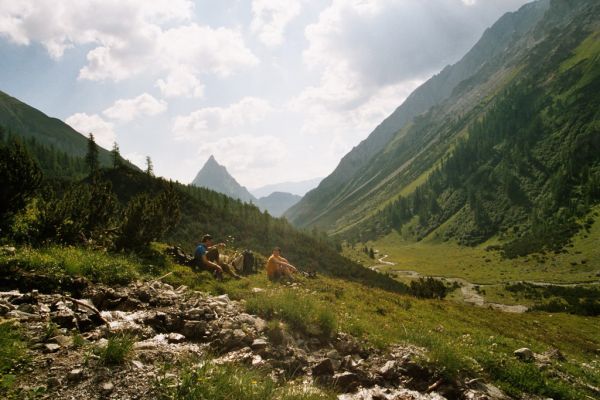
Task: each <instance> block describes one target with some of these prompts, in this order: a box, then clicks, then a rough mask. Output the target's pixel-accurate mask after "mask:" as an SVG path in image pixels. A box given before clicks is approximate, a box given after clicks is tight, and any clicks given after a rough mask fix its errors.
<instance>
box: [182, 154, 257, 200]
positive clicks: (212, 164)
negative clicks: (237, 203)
mask: <svg viewBox="0 0 600 400" xmlns="http://www.w3.org/2000/svg"><path fill="white" fill-rule="evenodd" d="M192 185H194V186H199V187H205V188H207V189H211V190H214V191H215V192H219V193H223V194H224V195H227V196H229V197H233V198H234V199H239V200H242V201H245V202H248V203H255V202H256V199H255V198H254V196H252V195H251V194H250V192H248V190H247V189H246V188H245V187H244V186H242V185H240V184H239V183H238V182H237V181H236V180H235V178H234V177H233V176H231V175H230V174H229V172H228V171H227V168H225V166H223V165H221V164H219V163H218V162H217V160H216V159H215V157H214V156H213V155H212V154H211V155H210V157H209V158H208V160H206V162H205V163H204V166H203V167H202V168H201V169H200V171H199V172H198V174H197V175H196V177H195V178H194V180H193V181H192Z"/></svg>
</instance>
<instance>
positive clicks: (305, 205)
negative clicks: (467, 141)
mask: <svg viewBox="0 0 600 400" xmlns="http://www.w3.org/2000/svg"><path fill="white" fill-rule="evenodd" d="M548 4H549V2H548V1H539V2H535V3H533V4H529V5H526V6H524V7H523V8H522V9H521V10H519V11H518V12H516V13H508V14H506V15H505V16H503V17H502V18H501V19H500V20H499V21H498V22H497V23H496V24H494V26H492V27H491V28H490V29H488V30H487V31H486V32H485V33H484V35H483V36H482V38H481V39H480V41H479V42H478V43H477V44H476V45H475V46H474V47H473V49H471V50H470V51H469V52H468V53H467V54H466V55H465V56H464V57H463V59H462V60H460V61H459V62H458V63H456V64H455V65H452V66H449V67H446V68H445V69H444V70H443V71H442V72H440V73H439V74H438V75H436V76H434V77H433V78H431V79H430V80H428V81H427V82H425V83H424V84H423V85H422V86H420V87H419V88H418V89H417V90H415V91H414V92H413V93H412V94H411V95H410V96H409V97H408V98H407V99H406V101H405V102H404V103H403V104H402V105H401V106H400V107H398V109H396V111H394V113H392V115H390V116H389V117H388V118H387V119H386V120H385V121H383V122H382V123H381V124H380V125H379V126H378V127H377V128H376V129H375V130H374V131H373V132H372V133H371V134H370V135H369V137H368V138H367V139H366V140H364V141H363V142H361V143H360V144H359V145H358V146H357V147H355V148H354V149H353V150H352V151H351V152H350V153H348V154H347V155H346V156H344V158H343V159H342V160H341V161H340V164H339V165H338V167H337V168H336V170H335V171H334V172H333V173H332V174H331V175H329V176H328V177H327V178H325V179H324V180H323V181H322V182H321V184H320V185H319V187H318V188H317V189H315V190H313V191H311V192H309V193H307V195H306V196H304V198H303V199H302V201H300V202H299V203H298V204H297V205H296V206H294V207H292V208H291V209H290V210H289V211H288V212H286V217H288V219H290V221H292V223H294V224H295V225H297V226H301V227H306V226H318V227H321V228H324V229H327V230H332V229H335V227H336V226H338V225H344V224H346V222H341V223H339V219H340V218H342V217H345V216H348V215H349V214H351V213H352V210H354V209H355V208H356V207H357V206H358V205H361V204H362V205H364V200H365V199H367V198H369V197H370V195H371V193H369V190H368V189H370V188H372V187H373V186H374V185H377V184H381V182H382V180H384V179H385V178H388V179H389V178H391V177H393V175H392V176H390V175H389V174H390V171H383V172H380V171H378V170H376V169H375V170H372V171H371V172H368V173H367V172H365V169H368V168H369V167H370V166H372V165H373V160H374V157H375V156H376V155H378V154H380V153H381V151H382V150H384V149H385V147H386V146H388V145H389V144H390V142H398V141H399V140H401V139H402V138H404V136H406V135H407V133H408V129H407V128H409V127H410V126H411V121H412V120H413V119H414V118H415V117H417V116H419V115H421V114H423V113H426V112H427V111H428V110H430V109H431V108H432V107H435V106H438V105H439V104H441V103H442V102H444V101H446V100H447V99H449V98H450V99H451V100H448V103H450V104H456V106H457V108H463V107H464V106H463V104H464V103H468V102H473V101H474V100H477V99H479V98H480V97H481V96H482V95H486V93H488V92H490V91H491V90H492V89H493V88H494V87H495V85H494V80H497V79H500V78H501V77H502V76H504V75H506V74H507V73H509V72H510V71H503V70H502V68H499V67H498V66H497V65H494V64H492V63H491V62H490V61H491V60H494V59H499V58H505V57H506V54H505V53H506V49H507V47H510V46H513V45H514V42H515V41H516V40H518V38H519V37H522V36H523V35H524V34H525V33H527V32H529V31H530V30H531V29H532V28H533V27H534V26H535V25H536V23H537V22H538V21H539V19H540V18H541V17H542V15H543V13H544V11H545V10H546V9H547V7H548ZM529 46H530V43H526V42H522V43H521V48H522V49H523V50H525V49H527V48H528V47H529ZM476 74H479V78H478V79H479V81H482V82H485V83H486V86H485V87H484V86H483V85H482V87H481V88H480V89H479V90H478V92H477V93H469V97H464V98H463V97H462V96H461V97H458V96H456V95H453V92H455V89H456V88H457V86H459V85H460V84H461V82H464V81H465V80H467V79H469V78H472V77H473V76H474V75H476ZM489 86H491V87H489ZM463 95H464V93H463ZM459 112H460V111H459ZM416 144H417V146H418V145H419V144H418V143H416ZM418 148H420V147H418ZM407 154H408V153H407ZM411 157H412V156H409V157H407V158H404V159H402V160H401V161H398V162H395V164H394V165H395V168H394V170H397V169H398V168H399V167H401V166H402V164H403V163H405V162H406V161H408V160H410V158H411ZM394 172H395V171H391V173H394ZM396 173H397V172H396ZM383 184H385V182H383ZM363 211H364V210H362V209H361V210H360V212H363ZM351 218H352V217H351Z"/></svg>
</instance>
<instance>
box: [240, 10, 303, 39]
mask: <svg viewBox="0 0 600 400" xmlns="http://www.w3.org/2000/svg"><path fill="white" fill-rule="evenodd" d="M300 9H301V2H300V1H299V0H287V1H280V0H253V1H252V23H251V24H250V28H251V30H252V32H253V33H255V34H256V35H258V38H259V39H260V41H261V42H263V43H264V44H266V45H267V46H278V45H280V44H282V43H283V32H284V31H285V28H286V26H287V25H288V24H289V23H290V21H291V20H292V19H294V18H295V17H297V16H298V15H299V14H300Z"/></svg>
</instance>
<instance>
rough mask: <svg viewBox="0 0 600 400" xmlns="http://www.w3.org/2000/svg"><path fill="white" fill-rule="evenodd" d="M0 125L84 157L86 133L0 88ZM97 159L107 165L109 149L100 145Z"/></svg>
mask: <svg viewBox="0 0 600 400" xmlns="http://www.w3.org/2000/svg"><path fill="white" fill-rule="evenodd" d="M0 126H2V127H3V128H4V129H6V130H7V131H10V132H11V134H13V135H16V136H20V137H23V138H24V139H29V140H31V139H34V140H35V142H37V144H39V145H43V146H47V147H53V148H54V149H56V150H58V151H60V152H63V153H66V154H67V155H68V156H70V157H80V158H83V157H84V156H85V154H86V151H87V138H86V137H85V136H83V135H82V134H80V133H79V132H77V131H76V130H75V129H73V128H71V127H70V126H69V125H67V124H65V123H64V122H63V121H61V120H59V119H57V118H52V117H49V116H47V115H46V114H44V113H43V112H41V111H39V110H37V109H35V108H33V107H31V106H29V105H27V104H25V103H23V102H21V101H19V100H17V99H15V98H14V97H11V96H9V95H8V94H6V93H4V92H2V91H0ZM84 133H85V134H87V133H89V132H84ZM92 133H93V132H92ZM99 160H100V163H101V164H102V165H109V164H110V153H109V151H108V150H106V149H103V148H101V147H100V148H99Z"/></svg>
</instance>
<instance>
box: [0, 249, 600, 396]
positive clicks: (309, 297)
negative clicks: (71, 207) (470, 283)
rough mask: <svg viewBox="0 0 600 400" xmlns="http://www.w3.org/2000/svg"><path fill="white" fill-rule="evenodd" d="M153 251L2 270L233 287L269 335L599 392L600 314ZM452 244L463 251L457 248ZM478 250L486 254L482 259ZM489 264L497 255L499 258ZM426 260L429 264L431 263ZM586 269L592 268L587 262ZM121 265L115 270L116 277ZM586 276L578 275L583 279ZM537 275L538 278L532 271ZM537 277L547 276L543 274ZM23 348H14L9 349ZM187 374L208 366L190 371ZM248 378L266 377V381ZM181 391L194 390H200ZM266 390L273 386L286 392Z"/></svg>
mask: <svg viewBox="0 0 600 400" xmlns="http://www.w3.org/2000/svg"><path fill="white" fill-rule="evenodd" d="M387 240H390V238H387ZM382 243H385V242H382ZM378 246H379V247H378V248H379V250H380V251H381V250H382V249H383V251H387V250H388V249H386V248H385V247H382V246H380V244H378ZM412 246H413V247H411V248H412V250H411V251H412V253H410V254H411V257H416V256H417V255H419V254H421V255H427V258H425V260H427V263H423V264H417V263H415V264H412V263H411V269H416V268H415V266H416V265H421V269H420V271H422V272H424V273H425V272H427V271H432V272H435V274H441V272H440V271H442V270H440V269H434V268H433V266H434V263H435V262H436V261H437V262H442V261H443V259H444V257H442V256H440V255H437V256H436V255H435V254H428V252H426V251H425V249H426V248H427V247H426V246H432V245H431V244H423V245H421V246H423V247H422V248H419V245H412ZM448 246H449V245H448ZM154 248H155V254H154V258H150V259H142V258H139V257H133V256H127V255H111V254H109V253H105V252H98V251H94V250H84V249H77V248H59V247H50V248H47V249H40V250H32V249H29V248H18V249H17V253H16V254H15V255H0V268H8V267H11V266H16V265H18V266H21V267H22V268H25V269H28V270H36V269H39V270H40V272H44V273H47V274H57V275H65V274H66V275H73V276H78V275H83V276H87V277H89V278H91V279H93V280H97V281H100V282H105V283H109V284H117V283H119V284H122V283H127V282H128V281H132V280H135V279H156V278H157V277H163V278H162V279H163V281H165V282H167V283H170V284H172V285H173V286H175V287H177V286H180V285H187V286H188V287H190V288H191V289H196V290H201V291H205V292H209V293H212V294H224V293H227V294H228V295H229V296H230V297H231V298H232V299H236V300H241V301H243V302H244V304H245V306H246V309H247V311H248V312H251V313H253V314H257V315H260V316H262V317H264V318H265V319H266V320H267V321H268V325H269V328H268V332H267V333H268V334H269V335H272V336H273V338H276V336H277V330H278V329H285V330H288V331H289V332H291V333H294V332H301V333H303V334H304V335H309V336H315V337H320V338H324V339H326V338H328V337H332V336H334V335H335V334H336V333H337V332H347V333H350V334H352V335H355V336H357V337H359V338H360V339H362V340H363V341H364V342H365V343H366V344H367V345H369V346H373V347H376V348H381V349H385V348H387V347H388V346H390V345H393V344H413V345H417V346H420V347H423V348H424V349H425V350H426V352H425V354H426V355H425V356H424V359H423V360H422V362H424V363H427V364H429V365H430V366H431V367H432V368H434V369H435V370H437V371H438V373H439V374H441V375H443V376H446V377H448V378H449V379H461V380H463V379H469V378H474V377H479V376H483V377H485V378H486V379H487V380H489V381H492V382H494V383H495V384H497V385H498V386H499V387H500V388H502V389H503V390H505V391H506V392H507V393H509V394H511V395H515V396H517V395H519V393H522V392H527V393H535V394H538V395H541V396H546V397H552V398H555V399H582V398H585V396H588V397H590V396H593V395H594V393H593V392H592V391H590V389H589V388H588V386H587V385H592V386H595V387H599V386H600V335H598V332H600V319H598V318H597V317H585V316H576V315H570V314H567V313H548V312H528V313H524V314H509V313H503V312H499V311H495V310H491V309H487V308H479V307H473V306H468V305H465V304H462V303H459V302H453V301H448V300H421V299H416V298H414V297H411V296H407V295H400V294H397V293H392V292H388V291H384V290H381V289H375V288H371V287H367V286H364V285H361V284H358V283H353V282H348V281H345V280H341V279H334V278H330V277H327V276H322V275H321V276H319V277H318V278H316V279H308V278H304V277H299V279H298V284H297V285H294V286H290V285H285V284H280V283H272V282H270V281H269V280H268V279H267V278H266V276H265V275H264V274H262V273H261V274H256V275H251V276H249V277H247V278H245V279H242V280H233V279H225V281H223V282H217V281H215V280H213V279H212V278H211V276H210V275H209V274H208V273H200V274H197V273H194V272H192V271H191V270H190V269H189V268H188V267H184V266H180V265H176V264H174V263H173V262H171V261H170V260H169V259H167V258H164V257H160V252H159V251H158V250H159V249H160V248H162V245H155V246H154ZM448 248H449V249H451V248H450V247H448ZM390 250H391V248H390ZM454 251H455V252H457V253H458V252H459V251H460V250H459V249H455V250H454ZM464 251H465V252H467V251H468V252H467V253H466V254H471V255H472V257H473V260H478V259H479V258H480V257H481V256H482V255H485V256H488V254H487V253H485V252H483V251H482V250H479V249H467V250H464ZM389 253H390V257H389V259H391V260H393V261H397V260H398V259H397V258H394V257H397V254H400V252H399V251H398V253H392V251H389ZM431 253H433V252H431ZM363 254H364V253H363ZM403 254H405V253H403ZM477 254H480V256H479V257H477ZM367 258H368V257H367ZM446 259H447V261H448V264H449V270H450V271H452V268H453V269H454V271H460V269H458V265H460V263H458V262H456V261H455V260H451V258H450V257H446ZM369 260H370V261H371V262H373V260H371V259H369ZM404 260H405V261H404V262H405V263H406V265H407V266H408V264H409V261H410V260H411V259H410V258H408V257H406V258H404ZM290 261H292V262H294V261H293V260H290ZM473 262H475V261H473ZM483 262H484V263H485V261H483ZM492 263H501V262H500V261H499V260H496V259H494V260H493V261H492ZM488 264H489V263H488ZM427 265H428V266H429V268H430V269H429V270H427V269H425V266H427ZM484 265H485V264H484ZM91 266H93V268H92V267H91ZM300 267H301V266H300ZM582 268H588V269H589V268H590V267H589V265H584V266H583V267H582ZM116 270H118V271H119V274H117V275H115V272H114V271H116ZM503 270H504V271H506V272H505V273H509V272H510V273H512V274H515V275H516V274H517V271H518V270H517V265H516V264H506V265H505V266H504V269H503ZM102 271H105V272H102ZM111 271H112V272H111ZM109 272H110V273H109ZM589 273H590V272H589V271H588V272H586V273H582V276H586V275H585V274H588V275H589ZM167 274H168V275H167ZM448 274H449V275H454V273H450V272H448ZM164 275H167V276H164ZM467 276H468V275H467ZM473 276H475V277H477V279H483V278H485V279H487V281H489V282H498V281H499V280H500V279H502V278H503V276H502V275H499V274H495V275H494V274H491V272H485V273H482V272H479V273H477V274H475V273H474V275H473ZM531 276H538V275H534V274H533V273H532V275H531ZM539 276H541V277H543V278H546V275H539ZM115 277H118V278H115ZM468 277H469V278H472V276H468ZM482 277H483V278H482ZM115 279H116V281H115ZM536 279H537V278H536ZM540 279H541V278H540ZM256 288H260V289H262V290H257V289H256ZM282 326H283V328H281V327H282ZM5 331H6V332H5ZM0 334H1V335H0V336H6V338H5V339H3V338H1V337H0V341H1V340H10V338H11V337H12V336H14V335H15V331H14V329H12V328H11V329H3V330H0ZM521 347H529V348H531V349H532V350H533V351H535V352H536V353H543V352H545V351H549V350H551V349H558V350H560V352H561V353H562V354H564V356H565V358H566V360H565V361H552V362H551V363H552V365H551V368H546V369H540V368H538V367H537V366H535V364H532V363H524V362H521V361H518V360H517V359H516V358H515V357H514V356H513V351H514V350H516V349H518V348H521ZM18 349H19V347H15V348H14V349H13V350H10V352H9V353H7V354H12V353H11V352H14V351H18ZM7 351H8V350H7ZM15 365H19V364H15V363H14V362H11V363H5V365H4V367H3V371H2V374H3V375H5V377H4V378H3V379H11V378H10V377H11V376H13V374H15V372H14V371H13V370H12V369H11V368H12V367H13V366H15ZM9 370H10V372H9ZM209 370H210V369H209ZM211 371H212V370H211ZM189 373H190V374H204V373H207V372H206V371H204V370H203V371H192V370H190V371H189ZM211 373H215V374H216V373H218V371H217V372H211ZM16 374H18V371H17V372H16ZM249 379H250V380H251V381H257V382H263V383H264V382H266V381H264V380H261V379H262V378H260V379H259V378H249ZM223 384H225V385H226V384H227V383H226V382H225V383H223ZM261 384H262V383H261ZM265 384H266V383H265ZM182 390H184V391H186V392H189V391H193V390H195V389H193V388H183V389H182ZM265 390H267V391H269V393H275V392H276V391H277V390H283V389H281V388H279V389H277V388H265ZM170 395H173V393H172V392H169V393H168V394H166V395H165V397H166V398H169V396H170ZM269 396H271V394H270V395H269ZM174 398H175V397H174ZM315 398H320V397H315ZM592 398H593V397H592Z"/></svg>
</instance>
